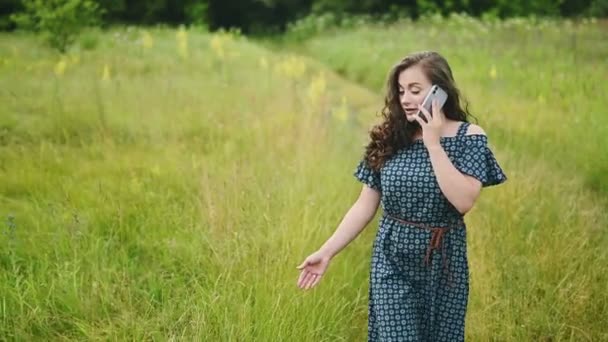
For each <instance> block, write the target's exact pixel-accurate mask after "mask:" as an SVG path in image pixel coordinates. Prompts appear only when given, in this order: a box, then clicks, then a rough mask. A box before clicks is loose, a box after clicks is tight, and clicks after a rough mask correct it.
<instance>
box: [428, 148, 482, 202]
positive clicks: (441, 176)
mask: <svg viewBox="0 0 608 342" xmlns="http://www.w3.org/2000/svg"><path fill="white" fill-rule="evenodd" d="M428 151H429V155H430V159H431V164H432V166H433V171H434V173H435V177H436V178H437V183H439V188H440V189H441V192H442V193H443V195H444V196H445V197H446V198H447V199H448V201H450V203H452V205H453V206H454V207H455V208H456V209H457V210H458V211H459V212H461V213H463V214H464V213H466V212H467V211H469V210H470V209H471V207H472V206H473V204H474V202H475V198H476V192H477V190H476V189H475V187H474V186H473V185H472V184H471V183H469V181H468V180H467V179H466V178H465V176H464V175H463V174H462V173H461V172H460V171H459V170H458V169H456V167H455V166H454V164H452V161H451V160H450V158H449V157H448V155H447V153H446V152H445V150H444V149H443V148H442V147H441V146H440V145H438V146H433V147H430V148H428Z"/></svg>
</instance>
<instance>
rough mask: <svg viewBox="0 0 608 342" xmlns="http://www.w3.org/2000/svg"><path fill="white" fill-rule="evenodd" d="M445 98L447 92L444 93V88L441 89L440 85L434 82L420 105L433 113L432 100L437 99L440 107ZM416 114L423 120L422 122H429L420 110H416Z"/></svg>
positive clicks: (446, 97)
mask: <svg viewBox="0 0 608 342" xmlns="http://www.w3.org/2000/svg"><path fill="white" fill-rule="evenodd" d="M447 99H448V93H446V92H445V90H443V89H441V87H439V86H438V85H436V84H434V85H433V86H432V87H431V89H429V92H428V93H427V94H426V97H425V98H424V101H422V107H424V108H426V110H428V111H429V113H431V115H433V100H437V103H438V104H439V108H442V107H443V105H444V104H445V101H446V100H447ZM418 116H419V117H420V118H421V119H422V120H424V122H429V121H428V120H427V119H426V117H425V116H424V113H423V112H422V111H418Z"/></svg>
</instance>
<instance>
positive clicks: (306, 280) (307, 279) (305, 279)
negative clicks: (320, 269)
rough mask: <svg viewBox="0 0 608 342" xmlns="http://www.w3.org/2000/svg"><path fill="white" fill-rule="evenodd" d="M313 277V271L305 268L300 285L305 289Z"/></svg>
mask: <svg viewBox="0 0 608 342" xmlns="http://www.w3.org/2000/svg"><path fill="white" fill-rule="evenodd" d="M311 279H312V273H311V272H309V271H307V270H305V271H304V272H303V273H302V274H301V275H300V282H299V286H300V288H301V289H305V288H306V285H308V283H309V282H310V281H311Z"/></svg>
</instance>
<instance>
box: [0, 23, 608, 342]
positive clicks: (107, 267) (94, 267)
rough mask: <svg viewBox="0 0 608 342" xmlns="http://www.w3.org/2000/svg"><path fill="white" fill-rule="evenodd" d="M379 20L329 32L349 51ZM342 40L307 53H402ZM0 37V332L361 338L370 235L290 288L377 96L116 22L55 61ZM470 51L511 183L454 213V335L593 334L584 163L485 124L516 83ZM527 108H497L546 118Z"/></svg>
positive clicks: (292, 61)
mask: <svg viewBox="0 0 608 342" xmlns="http://www.w3.org/2000/svg"><path fill="white" fill-rule="evenodd" d="M374 30H378V31H380V29H379V28H372V27H366V28H363V29H362V30H361V31H356V32H343V33H341V34H343V35H347V36H348V37H352V38H354V39H359V41H360V42H364V41H365V39H367V38H366V37H368V36H369V37H377V36H375V35H376V34H380V33H377V32H376V31H374ZM385 30H386V32H385V34H396V33H394V32H396V31H399V29H396V28H386V29H385ZM393 31H394V32H393ZM421 31H424V30H421ZM180 32H182V33H180ZM440 32H441V31H440V30H438V29H436V32H435V33H434V34H435V35H436V36H439V35H441V34H440ZM531 32H534V30H532V31H531ZM429 35H430V33H429ZM581 35H582V37H585V38H581V39H582V40H587V39H592V38H591V37H593V35H587V33H585V34H581ZM339 37H340V36H335V37H333V38H332V36H329V35H328V36H327V37H326V38H325V39H327V40H328V41H327V42H329V43H331V44H329V43H326V42H324V41H322V40H321V38H317V39H315V40H314V41H311V42H310V43H309V44H312V45H311V46H316V47H319V48H323V49H325V53H326V54H327V55H328V56H329V55H330V54H331V55H332V56H334V53H335V56H339V57H340V58H345V59H344V61H345V62H344V63H345V64H344V65H343V67H342V68H336V69H338V70H340V71H341V72H343V73H347V74H348V75H356V73H354V74H351V70H355V71H356V72H358V73H359V75H361V78H360V79H359V80H360V81H362V82H363V83H364V84H365V85H366V87H367V88H372V89H373V88H374V87H376V86H379V85H380V80H381V79H383V78H384V77H385V76H386V75H385V73H386V69H387V68H388V67H389V66H390V64H391V63H392V62H394V59H395V58H392V57H390V56H389V55H388V54H387V56H384V57H381V58H380V57H376V52H374V49H372V50H371V51H372V52H371V53H370V52H369V51H370V50H369V49H368V50H366V51H367V52H366V53H367V54H366V58H357V54H358V53H360V52H359V50H354V49H355V46H354V44H351V43H348V42H347V41H343V40H340V38H339ZM0 38H2V39H0V41H1V43H0V101H1V103H2V104H3V105H2V106H0V179H1V180H2V181H1V182H0V214H1V215H2V224H1V225H0V231H1V232H2V233H3V234H2V235H0V339H7V340H49V339H94V340H107V339H111V340H114V339H118V340H124V339H128V340H143V339H161V340H163V339H175V340H177V339H179V340H205V341H229V340H239V341H240V340H244V341H275V340H276V341H280V340H297V341H341V340H342V341H353V340H362V339H364V338H365V335H366V318H367V289H368V284H367V277H368V274H369V273H368V272H369V258H370V252H371V242H372V240H373V238H374V234H375V230H376V225H375V223H372V224H370V226H369V228H368V229H367V230H366V231H364V232H363V234H362V235H361V236H360V238H359V239H358V240H356V241H355V242H353V243H352V244H351V245H350V246H349V247H348V248H347V249H346V250H344V251H343V252H342V253H341V254H340V255H339V256H338V257H337V258H336V259H335V260H334V262H333V263H332V265H331V266H330V270H329V272H328V275H327V277H326V278H325V279H324V280H323V282H322V283H321V284H320V286H319V287H317V288H315V290H314V291H311V292H301V291H300V290H298V289H297V287H296V280H297V275H298V272H297V270H296V269H295V266H296V265H298V264H299V263H300V262H301V259H302V258H303V257H305V256H306V255H307V254H308V253H310V252H312V251H313V250H314V249H315V248H317V247H319V246H320V245H321V244H322V243H323V242H324V241H325V239H326V238H327V237H329V236H330V234H331V233H332V232H333V230H334V229H335V227H336V225H337V223H338V222H339V221H340V219H341V218H342V215H343V214H344V213H345V211H346V210H347V209H348V207H349V206H350V204H351V203H352V202H353V201H354V199H355V198H356V195H357V194H358V191H359V190H360V187H361V185H360V184H359V183H358V182H357V181H356V180H355V179H354V177H353V176H352V172H353V171H354V167H355V165H356V163H357V162H358V160H359V158H360V157H361V155H362V152H363V150H362V147H363V145H364V143H365V142H366V131H367V128H368V127H369V126H370V125H371V124H372V123H373V122H375V121H376V120H378V119H377V118H376V117H375V116H374V113H375V112H377V110H378V109H379V105H380V104H381V98H380V93H379V91H369V90H367V89H365V88H363V87H361V86H358V85H357V84H354V83H348V82H346V81H344V80H342V79H340V78H338V77H337V76H336V75H335V74H334V73H333V72H332V71H331V70H328V69H326V68H324V67H323V66H321V65H320V64H319V63H317V62H315V61H314V60H311V59H308V58H305V57H302V56H298V55H296V54H294V53H293V51H292V52H291V53H287V52H284V53H271V52H269V51H267V50H265V49H262V48H260V47H259V46H258V45H256V44H254V43H252V42H250V41H248V40H247V39H245V38H243V37H240V36H238V35H234V34H228V33H218V34H208V33H204V32H197V31H192V30H184V31H179V30H169V29H145V30H144V29H138V28H128V29H121V30H112V31H110V32H106V33H103V34H99V35H98V36H97V38H96V39H97V40H98V44H97V47H96V48H95V49H92V50H79V49H74V50H72V51H70V52H69V53H68V54H67V55H66V56H58V55H55V54H54V53H53V52H51V51H50V50H46V49H43V48H40V47H39V46H38V45H37V43H36V41H35V40H34V38H33V37H31V36H27V35H3V36H1V37H0ZM374 39H375V38H374ZM374 39H372V40H370V44H371V42H372V41H374ZM471 39H472V38H471ZM485 39H488V40H489V38H485ZM496 39H500V40H506V39H507V37H502V36H499V35H498V36H497V38H496ZM378 41H380V40H378ZM315 44H318V45H315ZM323 44H328V45H323ZM332 44H342V49H344V51H345V52H344V53H343V54H338V53H337V52H332V51H333V50H332V49H331V48H330V45H332ZM505 44H506V43H505ZM184 46H186V48H184ZM368 46H372V45H368ZM338 48H339V46H338V47H336V49H338ZM349 49H351V50H350V51H352V55H353V56H352V58H353V59H346V58H350V57H349V54H348V53H346V51H349ZM336 51H337V50H336ZM378 51H381V50H378ZM394 51H395V54H394V56H400V55H401V53H399V54H397V53H396V51H397V50H394ZM403 51H406V50H403ZM361 53H362V52H361ZM483 56H484V55H483V54H480V55H479V56H478V57H476V58H477V59H476V60H475V62H476V63H477V64H474V63H473V64H468V63H467V64H466V65H469V68H470V73H465V72H464V71H462V70H463V69H462V68H463V65H464V61H463V60H460V62H459V59H458V58H451V61H453V64H454V63H455V65H454V69H455V70H456V73H457V76H459V75H461V77H459V80H462V88H463V89H464V90H465V93H466V94H467V95H468V97H469V98H470V99H471V101H472V102H473V105H474V109H476V112H478V113H479V115H478V116H479V118H480V119H481V122H480V123H481V124H482V125H483V126H484V127H485V128H486V131H487V132H488V133H489V134H490V135H491V141H493V145H494V146H495V151H496V154H497V156H498V158H499V161H501V165H503V166H504V168H505V170H506V172H507V174H508V176H510V181H509V182H507V183H505V184H504V185H502V186H501V187H499V188H496V189H492V190H488V191H487V192H484V193H483V196H482V198H481V199H480V201H479V203H478V204H477V207H476V208H475V209H474V211H473V212H472V213H471V214H470V216H468V217H467V221H468V223H469V226H470V230H469V232H470V233H469V242H470V245H469V246H470V248H469V251H470V257H469V260H470V263H471V269H472V279H471V285H472V290H471V297H470V298H471V300H470V310H469V316H468V320H467V335H468V336H469V337H470V338H471V339H472V340H490V339H495V340H510V341H522V340H542V339H555V340H568V339H572V340H602V339H605V338H607V336H606V335H605V332H604V329H603V327H604V325H605V324H603V323H604V322H602V319H601V317H603V316H604V315H603V313H605V312H606V307H607V303H606V300H607V296H606V295H605V293H608V291H607V290H608V288H606V286H607V285H606V284H608V279H607V275H606V274H605V272H603V271H604V270H605V265H606V261H607V260H606V259H607V253H606V252H605V249H604V248H603V247H604V246H605V245H606V243H607V242H608V241H607V239H606V233H605V232H604V231H603V229H602V228H603V227H606V224H607V222H608V218H607V217H606V213H605V212H604V211H603V210H604V208H605V205H606V203H605V199H604V198H603V197H601V193H599V194H598V192H597V191H595V190H594V188H593V187H591V186H589V184H592V183H589V181H588V173H586V172H588V171H589V170H591V169H590V168H586V169H584V170H586V171H585V172H582V173H572V172H570V171H571V168H573V167H575V166H573V164H571V163H566V164H558V163H556V162H555V160H556V159H555V158H554V157H553V156H548V158H545V159H541V158H537V157H538V154H536V151H538V150H536V149H535V148H533V147H529V148H528V146H527V145H524V144H523V143H517V142H515V141H513V140H515V139H514V138H509V137H519V135H517V134H519V133H520V132H528V133H527V135H526V136H527V137H528V139H536V140H532V141H544V140H542V139H541V138H539V136H538V135H535V134H536V133H538V132H540V128H539V127H543V126H542V125H540V124H538V125H529V126H531V127H532V128H529V126H525V125H524V124H523V123H522V122H523V121H522V120H520V121H515V123H514V122H511V121H509V124H508V125H507V124H505V125H504V127H503V126H502V125H501V124H500V122H502V121H500V120H501V119H499V118H500V117H501V116H499V115H498V113H501V112H502V111H503V110H502V109H501V107H500V106H504V105H500V103H511V102H510V99H513V97H512V96H511V95H510V94H511V92H513V91H514V90H513V88H511V87H512V86H510V85H509V84H510V82H511V81H505V80H508V79H509V78H507V76H508V75H510V73H509V72H508V71H507V70H504V68H503V64H501V62H500V59H492V60H491V61H489V60H485V59H483V58H484V57H483ZM586 56H587V57H585V58H589V59H591V57H589V56H593V53H588V54H586ZM318 57H319V58H320V59H322V60H324V61H325V62H327V61H328V60H327V59H325V57H323V56H318ZM359 57H360V56H359ZM448 57H449V56H448ZM331 58H334V57H331ZM335 58H337V57H335ZM330 64H331V65H334V64H333V62H331V63H330ZM475 65H478V67H479V70H477V69H476V68H474V66H475ZM492 65H494V68H495V71H494V72H495V77H492V76H491V73H492ZM465 74H467V75H469V76H464V75H465ZM363 75H365V77H369V78H370V79H372V78H373V79H376V81H370V80H365V79H364V77H363ZM354 78H357V77H354ZM476 80H477V81H476ZM374 82H377V83H374ZM478 83H479V85H477V84H478ZM486 86H487V87H486ZM486 89H491V92H490V93H489V94H490V95H487V96H482V95H480V94H486ZM502 89H505V90H504V91H502ZM482 91H483V92H482ZM536 96H537V95H535V97H533V98H528V97H522V98H523V99H524V101H521V102H519V101H517V102H516V103H517V105H516V104H512V105H511V107H506V108H510V109H511V110H512V111H518V113H519V111H525V110H528V109H530V108H540V105H539V104H534V103H536V102H534V101H538V98H537V97H536ZM543 96H545V97H544V101H545V104H547V106H549V105H553V104H554V103H555V101H556V99H555V98H554V97H551V95H543ZM535 99H536V100H535ZM490 101H493V103H496V104H497V105H496V106H495V107H493V108H492V109H483V110H482V109H481V108H485V107H484V106H483V104H484V103H489V102H490ZM562 101H567V100H566V99H564V100H562ZM601 101H605V100H602V99H599V98H598V99H597V102H600V103H599V104H597V103H596V104H592V105H589V106H591V107H589V108H592V109H593V110H595V108H597V107H596V106H600V105H601V104H602V103H601ZM539 103H540V102H539ZM534 106H538V107H534ZM503 108H505V107H503ZM513 115H519V116H518V117H521V118H523V117H525V115H524V114H523V113H519V114H517V113H516V114H513ZM543 115H548V114H543ZM588 115H589V117H593V118H596V116H593V115H591V114H588ZM528 120H533V119H531V118H530V119H528ZM598 120H601V118H600V119H598ZM505 121H508V120H505ZM517 122H519V125H521V126H518V125H517V124H516V123H517ZM531 122H532V121H531ZM534 122H535V123H536V121H534ZM556 125H557V124H556ZM534 127H536V128H534ZM550 127H553V128H551V129H554V130H555V131H556V132H557V131H558V128H557V127H558V126H550ZM560 127H561V126H560ZM597 129H598V128H597V127H594V128H590V130H589V132H590V133H589V134H597V132H598V131H597ZM507 132H513V135H508V134H507ZM543 132H544V131H543ZM576 132H578V131H576V130H573V133H567V134H581V133H576ZM567 136H568V135H567ZM492 137H493V138H492ZM539 139H540V140H539ZM598 144H599V143H598ZM598 144H595V145H594V144H591V143H590V144H588V145H584V146H585V147H584V149H585V151H597V149H600V147H601V146H599V145H598ZM551 148H552V147H551ZM594 148H595V149H596V150H594ZM547 151H548V152H551V153H553V152H552V151H554V150H551V149H549V150H547ZM564 151H565V152H564V153H565V154H568V155H569V153H570V152H567V151H566V150H564ZM587 157H588V158H587V159H589V160H591V158H590V157H589V155H587ZM577 158H580V159H576V161H575V162H572V163H574V165H579V164H576V163H578V162H579V161H585V160H587V159H585V158H584V156H583V155H581V156H578V157H577ZM591 163H596V162H595V161H591ZM581 167H582V166H581Z"/></svg>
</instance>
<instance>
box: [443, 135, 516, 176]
mask: <svg viewBox="0 0 608 342" xmlns="http://www.w3.org/2000/svg"><path fill="white" fill-rule="evenodd" d="M463 139H464V141H463V144H462V149H461V151H460V155H459V157H458V158H457V159H456V163H455V164H456V165H454V166H456V168H457V169H458V170H460V171H461V172H462V173H465V174H467V175H470V176H472V177H475V178H477V179H478V180H479V181H480V182H481V184H482V186H483V187H486V186H491V185H497V184H501V183H504V182H505V181H506V180H507V176H506V175H505V173H504V172H503V170H502V168H501V167H500V165H498V161H497V160H496V158H495V157H494V153H492V150H491V149H490V147H489V146H488V138H487V136H485V135H483V134H474V135H473V134H472V135H465V136H464V137H463Z"/></svg>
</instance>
